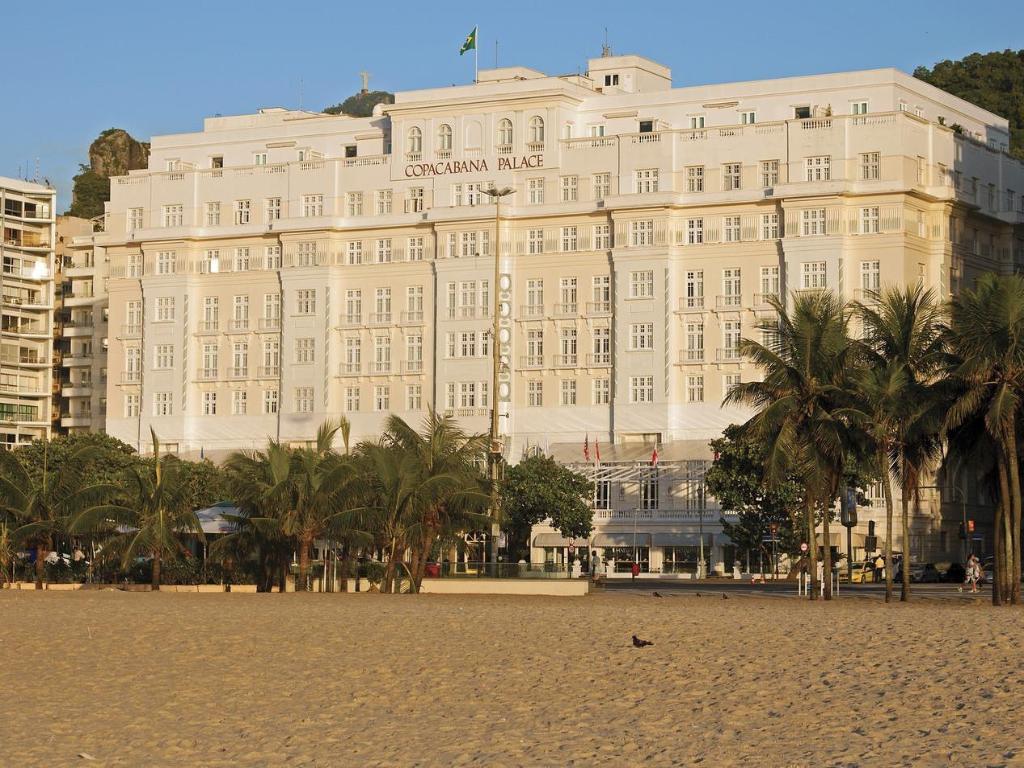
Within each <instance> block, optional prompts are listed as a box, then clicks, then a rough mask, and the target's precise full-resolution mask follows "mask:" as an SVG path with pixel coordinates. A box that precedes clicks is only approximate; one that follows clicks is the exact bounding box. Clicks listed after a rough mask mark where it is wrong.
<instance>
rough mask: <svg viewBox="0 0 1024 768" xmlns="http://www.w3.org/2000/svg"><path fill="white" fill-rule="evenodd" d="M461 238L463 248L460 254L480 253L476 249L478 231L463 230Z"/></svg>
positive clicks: (475, 254)
mask: <svg viewBox="0 0 1024 768" xmlns="http://www.w3.org/2000/svg"><path fill="white" fill-rule="evenodd" d="M459 240H460V242H461V248H460V250H459V255H460V256H478V255H479V252H478V251H477V249H476V232H462V233H461V234H460V237H459Z"/></svg>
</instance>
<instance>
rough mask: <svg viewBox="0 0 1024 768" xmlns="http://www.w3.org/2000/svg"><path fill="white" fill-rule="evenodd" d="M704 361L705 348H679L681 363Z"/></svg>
mask: <svg viewBox="0 0 1024 768" xmlns="http://www.w3.org/2000/svg"><path fill="white" fill-rule="evenodd" d="M703 362H704V350H703V349H681V350H679V363H680V365H687V364H692V363H703Z"/></svg>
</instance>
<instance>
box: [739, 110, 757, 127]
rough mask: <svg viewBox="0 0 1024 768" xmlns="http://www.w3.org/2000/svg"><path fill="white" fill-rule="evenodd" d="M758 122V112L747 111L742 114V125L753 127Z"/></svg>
mask: <svg viewBox="0 0 1024 768" xmlns="http://www.w3.org/2000/svg"><path fill="white" fill-rule="evenodd" d="M756 122H757V112H754V111H753V110H746V111H743V112H740V125H753V124H754V123H756Z"/></svg>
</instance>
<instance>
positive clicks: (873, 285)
mask: <svg viewBox="0 0 1024 768" xmlns="http://www.w3.org/2000/svg"><path fill="white" fill-rule="evenodd" d="M860 287H861V288H862V289H863V290H865V291H877V290H878V289H879V288H881V287H882V274H881V262H878V261H862V262H861V263H860Z"/></svg>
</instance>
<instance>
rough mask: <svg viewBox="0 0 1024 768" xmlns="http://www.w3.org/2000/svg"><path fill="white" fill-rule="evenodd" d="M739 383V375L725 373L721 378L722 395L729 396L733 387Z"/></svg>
mask: <svg viewBox="0 0 1024 768" xmlns="http://www.w3.org/2000/svg"><path fill="white" fill-rule="evenodd" d="M739 383H740V375H739V374H738V373H727V374H725V376H723V377H722V391H723V394H726V395H727V394H729V392H731V391H732V389H733V387H735V386H736V385H737V384H739Z"/></svg>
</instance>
